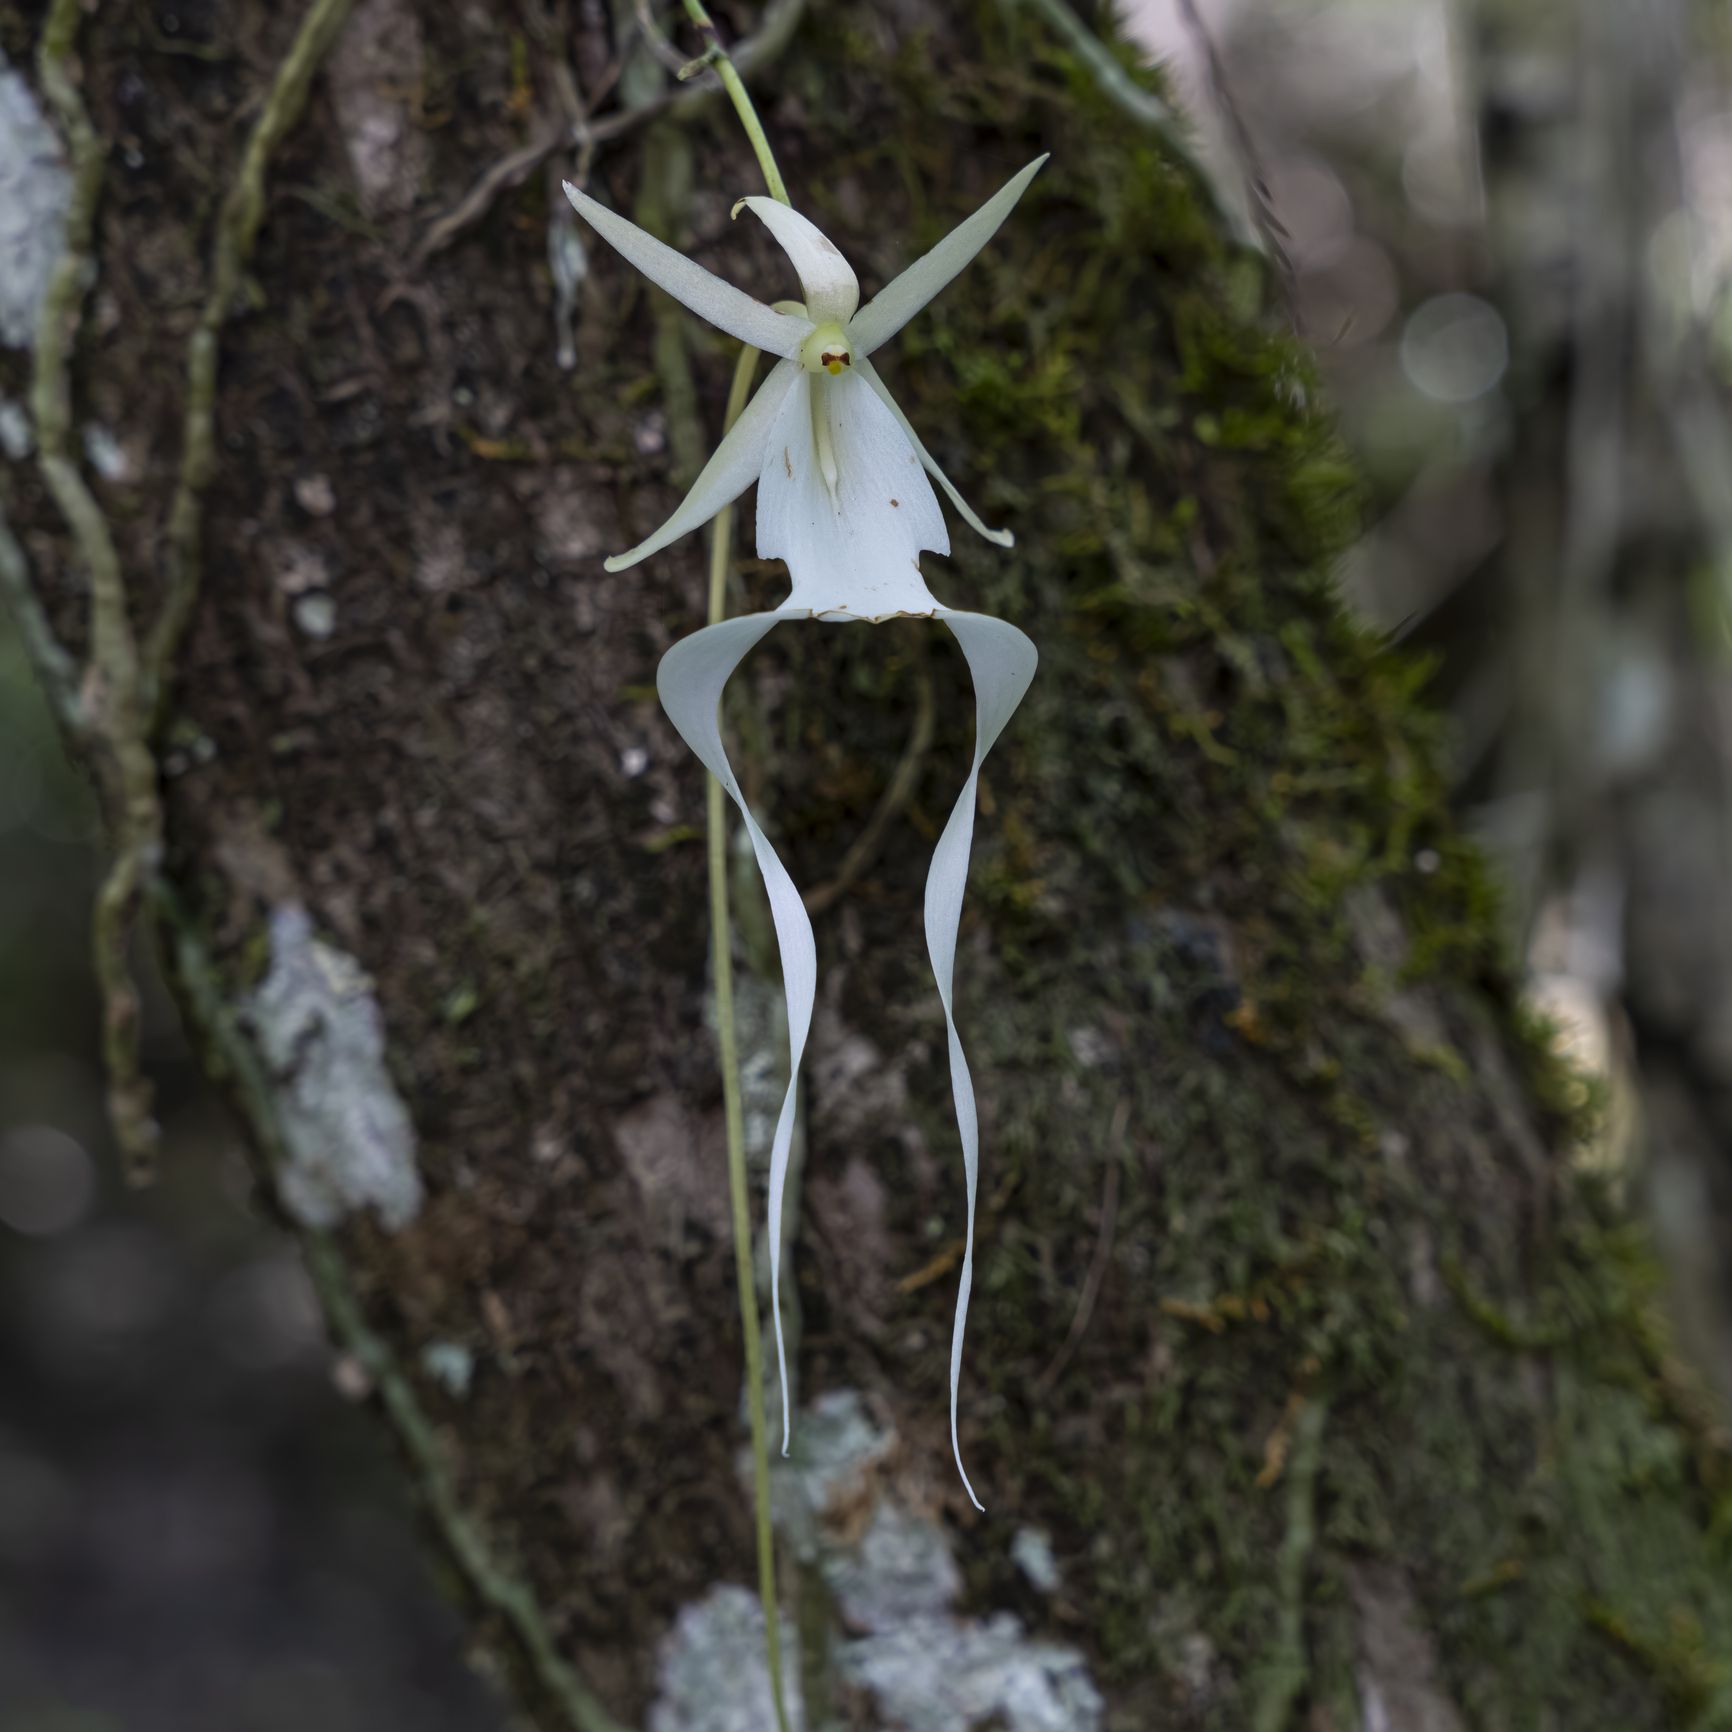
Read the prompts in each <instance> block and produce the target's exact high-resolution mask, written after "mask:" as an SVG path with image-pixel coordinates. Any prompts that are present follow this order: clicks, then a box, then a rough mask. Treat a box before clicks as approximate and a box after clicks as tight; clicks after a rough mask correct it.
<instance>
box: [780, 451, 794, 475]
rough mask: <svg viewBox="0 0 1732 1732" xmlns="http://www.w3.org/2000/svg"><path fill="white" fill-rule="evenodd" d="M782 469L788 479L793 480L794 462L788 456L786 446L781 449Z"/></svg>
mask: <svg viewBox="0 0 1732 1732" xmlns="http://www.w3.org/2000/svg"><path fill="white" fill-rule="evenodd" d="M782 467H783V468H784V469H786V470H787V472H788V479H789V480H790V481H792V480H793V479H794V460H793V459H792V458H791V457H790V456H789V455H788V447H787V446H786V445H784V446H783V447H782Z"/></svg>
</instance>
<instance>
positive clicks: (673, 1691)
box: [649, 1390, 1104, 1732]
mask: <svg viewBox="0 0 1732 1732" xmlns="http://www.w3.org/2000/svg"><path fill="white" fill-rule="evenodd" d="M796 1435H797V1436H798V1438H799V1440H800V1441H799V1445H798V1448H797V1451H796V1454H795V1456H794V1457H793V1459H791V1460H790V1461H789V1462H787V1463H786V1464H785V1465H784V1464H782V1463H777V1464H776V1466H775V1469H774V1471H773V1487H772V1500H773V1504H774V1508H775V1512H776V1522H777V1525H778V1527H780V1528H782V1529H783V1531H784V1532H785V1533H786V1534H788V1536H789V1538H790V1540H791V1543H792V1544H793V1545H794V1547H795V1548H796V1549H797V1550H799V1551H800V1552H802V1553H803V1554H805V1555H808V1556H813V1557H815V1559H816V1562H817V1565H818V1567H819V1569H820V1570H821V1571H822V1573H823V1576H824V1580H825V1583H826V1585H827V1586H828V1588H829V1590H830V1594H831V1596H832V1598H833V1599H834V1601H835V1606H836V1611H837V1613H838V1616H839V1622H840V1625H841V1627H842V1629H844V1630H846V1631H847V1632H848V1634H847V1635H846V1636H845V1637H839V1638H838V1640H837V1642H836V1645H835V1649H834V1658H835V1665H836V1672H837V1675H838V1677H839V1678H840V1679H841V1680H842V1681H843V1682H844V1683H845V1684H847V1685H850V1686H852V1687H853V1688H854V1689H856V1690H860V1691H863V1692H865V1693H866V1694H867V1695H868V1696H869V1697H870V1698H871V1700H872V1701H873V1703H874V1704H875V1710H876V1712H875V1717H874V1720H873V1722H872V1724H873V1725H874V1726H878V1727H882V1728H884V1732H969V1729H970V1728H976V1727H978V1728H986V1727H992V1728H994V1729H995V1732H1100V1728H1101V1726H1102V1724H1103V1713H1104V1706H1103V1703H1102V1700H1101V1696H1100V1692H1099V1691H1098V1690H1097V1689H1096V1688H1095V1685H1094V1682H1093V1680H1092V1679H1091V1677H1090V1676H1089V1672H1088V1665H1087V1662H1086V1661H1085V1660H1084V1658H1083V1656H1082V1655H1081V1654H1080V1653H1078V1652H1077V1650H1076V1649H1074V1648H1069V1647H1065V1646H1063V1645H1061V1644H1058V1643H1054V1642H1044V1641H1040V1640H1038V1639H1036V1638H1035V1637H1033V1636H1031V1635H1030V1634H1029V1633H1028V1632H1027V1631H1025V1630H1024V1629H1023V1627H1022V1625H1021V1623H1020V1622H1019V1621H1018V1620H1017V1619H1016V1618H1015V1617H1013V1616H1011V1615H1010V1614H1009V1613H1008V1612H1000V1613H995V1614H993V1615H991V1616H988V1617H985V1618H974V1617H963V1616H959V1615H958V1614H957V1613H956V1612H955V1610H954V1609H953V1608H954V1606H955V1602H956V1600H957V1597H958V1596H959V1594H960V1593H961V1589H962V1577H961V1572H960V1571H959V1570H958V1568H957V1565H956V1560H955V1558H954V1556H953V1555H952V1553H951V1548H950V1538H949V1535H948V1533H947V1532H946V1530H945V1528H944V1527H943V1526H942V1525H941V1524H940V1523H939V1522H937V1521H935V1520H934V1519H932V1518H931V1517H930V1516H928V1515H926V1514H924V1513H922V1512H920V1511H918V1510H915V1509H912V1508H910V1507H908V1506H907V1505H906V1504H904V1503H903V1502H901V1501H900V1500H899V1499H898V1498H897V1496H896V1494H895V1490H894V1486H893V1476H892V1475H891V1474H890V1473H889V1472H888V1468H889V1465H890V1463H891V1461H892V1459H893V1457H894V1454H895V1450H896V1436H895V1433H894V1432H893V1431H891V1430H890V1429H888V1428H887V1427H885V1426H882V1425H880V1424H878V1423H877V1422H876V1421H875V1420H874V1419H873V1417H872V1416H871V1414H870V1413H869V1412H868V1411H867V1408H866V1404H865V1402H864V1401H863V1400H862V1399H861V1397H860V1396H859V1395H858V1394H857V1393H855V1392H854V1391H852V1390H832V1391H830V1392H828V1393H827V1394H825V1395H824V1396H821V1397H820V1398H819V1399H818V1400H817V1401H816V1402H815V1403H813V1404H812V1406H811V1407H810V1408H809V1409H808V1410H807V1411H806V1412H805V1413H804V1414H803V1415H802V1417H801V1421H800V1426H799V1430H798V1432H797V1434H796ZM863 1500H864V1501H866V1502H867V1503H868V1504H869V1506H870V1509H871V1514H870V1518H869V1519H868V1520H867V1521H866V1523H865V1525H864V1527H863V1528H862V1527H861V1526H860V1525H859V1523H858V1519H857V1517H858V1512H859V1510H860V1508H861V1505H862V1501H863ZM841 1512H848V1514H849V1515H850V1517H851V1518H852V1519H849V1520H847V1521H846V1522H844V1521H839V1520H838V1519H837V1516H838V1514H839V1513H841ZM856 1536H857V1537H856ZM763 1631H764V1621H763V1615H762V1613H761V1612H760V1610H759V1608H758V1605H757V1602H756V1600H755V1599H754V1598H753V1596H752V1595H751V1594H750V1593H749V1592H748V1591H747V1590H746V1589H744V1588H741V1587H734V1586H721V1587H716V1588H713V1589H712V1590H711V1591H710V1592H709V1593H708V1594H706V1595H705V1596H704V1598H703V1599H701V1600H699V1601H697V1602H695V1603H694V1604H692V1605H689V1606H687V1607H685V1609H684V1610H683V1611H681V1613H680V1615H679V1617H678V1618H677V1619H676V1620H675V1623H674V1626H673V1628H672V1629H671V1630H670V1631H669V1633H668V1635H667V1637H666V1639H665V1640H664V1641H663V1643H662V1649H661V1655H660V1664H659V1667H658V1671H659V1677H660V1688H659V1691H658V1696H657V1701H656V1706H655V1708H654V1709H653V1710H652V1712H651V1715H650V1722H649V1724H650V1732H759V1729H760V1728H761V1727H763V1726H765V1725H767V1724H769V1723H770V1718H769V1716H770V1701H769V1688H768V1685H769V1678H768V1673H767V1672H766V1670H765V1665H764V1658H763ZM782 1645H783V1652H784V1655H788V1654H789V1653H790V1651H791V1648H792V1632H791V1630H789V1631H784V1634H783V1642H782ZM787 1682H788V1692H787V1693H788V1698H789V1710H790V1718H791V1719H792V1721H793V1724H794V1725H795V1726H796V1727H799V1726H802V1725H803V1724H804V1719H803V1717H802V1715H801V1714H800V1712H799V1703H798V1695H799V1691H798V1685H797V1682H796V1680H795V1677H794V1669H793V1666H792V1664H791V1662H790V1663H789V1666H788V1680H787Z"/></svg>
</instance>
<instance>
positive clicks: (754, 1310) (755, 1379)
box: [704, 344, 788, 1732]
mask: <svg viewBox="0 0 1732 1732" xmlns="http://www.w3.org/2000/svg"><path fill="white" fill-rule="evenodd" d="M757 369H758V351H757V350H756V349H754V348H752V347H751V346H750V344H747V345H746V346H745V347H743V348H742V349H741V350H740V358H739V360H738V361H737V362H736V363H735V364H734V382H733V385H732V387H731V388H730V390H729V391H728V406H727V409H726V411H725V413H724V414H723V417H722V432H723V433H724V434H726V433H727V432H728V431H729V430H730V429H731V428H732V427H733V425H734V423H735V422H736V421H737V420H739V418H740V411H741V410H742V409H744V408H745V406H746V397H747V395H748V393H749V392H750V391H751V388H752V376H753V374H755V373H756V372H757ZM733 542H734V508H733V506H732V505H731V504H730V505H728V506H726V507H725V508H724V509H723V510H721V511H718V512H717V513H716V516H715V520H714V522H713V523H712V524H711V526H710V605H709V623H710V624H711V625H717V624H719V623H720V622H721V621H722V620H723V619H725V618H726V617H727V612H728V567H729V566H730V565H731V564H732V562H733ZM704 780H705V789H704V795H705V819H706V828H707V831H708V837H709V860H710V944H711V950H712V954H713V958H714V960H713V963H712V968H713V972H714V974H715V983H716V1042H717V1046H718V1047H719V1049H720V1051H719V1058H720V1062H721V1067H722V1112H723V1118H724V1122H725V1124H726V1127H727V1142H728V1196H729V1200H730V1202H731V1204H732V1207H733V1217H734V1271H735V1274H736V1275H737V1276H738V1279H739V1289H740V1328H741V1332H742V1333H743V1335H744V1336H745V1344H746V1407H747V1411H748V1413H749V1414H750V1416H751V1427H752V1498H753V1502H754V1503H755V1504H756V1506H757V1531H758V1597H759V1599H760V1600H761V1601H762V1602H763V1607H764V1657H765V1659H766V1660H767V1662H768V1664H769V1668H770V1693H771V1696H772V1698H773V1699H774V1701H775V1704H776V1725H777V1728H778V1732H788V1710H787V1706H786V1704H785V1703H784V1702H783V1700H782V1626H781V1618H780V1615H779V1612H778V1609H777V1602H776V1541H775V1533H774V1530H773V1528H772V1526H771V1520H770V1444H769V1422H768V1420H767V1419H766V1417H765V1413H764V1346H763V1339H762V1336H761V1334H760V1332H759V1327H758V1294H757V1284H756V1282H755V1281H754V1279H753V1273H752V1271H753V1258H752V1209H751V1198H750V1195H749V1187H748V1185H747V1182H746V1135H745V1113H744V1110H743V1107H742V1105H741V1100H740V1052H739V1036H738V1033H737V1030H736V1025H735V1021H734V954H733V915H732V912H731V909H730V905H729V901H728V842H727V823H726V820H725V817H724V808H723V804H722V800H723V792H722V784H721V783H720V782H718V781H717V780H716V778H715V777H714V776H713V775H709V774H708V773H706V774H705V778H704ZM779 1250H780V1247H779V1246H775V1245H772V1246H771V1248H770V1254H771V1255H772V1256H775V1255H777V1254H778V1253H779Z"/></svg>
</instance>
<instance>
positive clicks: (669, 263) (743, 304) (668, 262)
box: [561, 181, 812, 360]
mask: <svg viewBox="0 0 1732 1732" xmlns="http://www.w3.org/2000/svg"><path fill="white" fill-rule="evenodd" d="M561 184H562V185H563V186H564V188H565V196H566V197H567V198H568V199H570V200H571V205H572V209H573V210H575V211H576V212H577V214H578V215H579V216H580V217H582V218H583V219H584V221H585V222H587V223H588V224H589V225H590V227H591V228H593V229H594V230H595V232H596V233H597V234H598V235H600V236H601V238H602V239H603V240H604V241H606V242H607V244H608V245H609V246H610V247H612V248H613V249H614V251H615V252H617V253H619V254H620V256H621V257H622V258H624V259H626V260H627V261H628V262H629V263H630V264H633V265H635V266H636V267H637V268H638V269H639V270H640V271H642V272H643V274H644V275H645V276H646V277H648V278H649V280H650V281H651V282H652V283H655V284H656V285H658V286H659V287H660V288H663V289H666V290H667V292H668V293H669V294H670V295H672V296H673V298H674V299H675V300H676V301H680V302H682V303H683V304H684V305H686V306H688V307H690V308H691V310H692V311H693V312H694V313H696V314H697V315H698V316H699V317H700V318H704V319H708V320H709V322H710V323H711V324H712V325H715V326H716V327H717V328H718V329H720V330H723V331H726V332H727V333H728V335H729V336H731V337H738V338H739V339H740V341H741V342H742V343H750V344H751V345H752V347H753V348H754V349H766V350H768V351H769V352H770V353H771V354H772V355H780V356H782V357H783V359H784V360H785V359H787V358H788V357H789V356H791V355H795V354H797V353H798V352H799V348H800V345H801V344H802V343H803V342H805V340H806V339H807V338H808V337H809V336H811V334H812V325H811V323H810V321H808V320H805V319H792V318H789V317H788V315H787V314H786V313H778V312H774V311H772V310H771V309H770V308H769V307H766V306H764V305H763V304H762V303H761V302H759V301H754V300H753V299H752V297H751V296H750V295H748V294H746V293H745V291H744V290H742V289H736V288H735V287H734V285H733V284H732V283H725V282H723V281H722V279H721V278H720V277H718V276H716V275H715V274H714V273H713V272H710V271H706V270H705V269H704V267H703V266H702V265H699V264H694V263H693V262H692V261H691V260H690V259H688V258H687V257H686V256H685V254H684V253H677V252H675V251H674V249H673V248H672V247H670V246H667V245H665V244H664V243H663V242H661V241H658V240H657V239H656V238H655V236H654V235H652V234H647V233H645V231H644V230H643V229H640V228H639V227H638V226H637V224H636V223H634V222H628V221H627V220H626V219H625V218H624V217H622V216H619V215H618V214H616V213H615V212H613V211H610V210H609V209H608V208H607V206H606V205H602V204H597V203H596V201H595V200H594V199H592V198H591V197H590V196H589V195H588V194H587V193H582V192H579V191H578V190H577V188H576V187H574V186H573V185H572V184H571V182H570V181H563V182H561Z"/></svg>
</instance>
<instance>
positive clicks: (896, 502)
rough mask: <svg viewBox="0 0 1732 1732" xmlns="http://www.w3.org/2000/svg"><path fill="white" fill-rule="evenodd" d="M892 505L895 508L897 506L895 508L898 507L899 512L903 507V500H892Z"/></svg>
mask: <svg viewBox="0 0 1732 1732" xmlns="http://www.w3.org/2000/svg"><path fill="white" fill-rule="evenodd" d="M890 503H891V504H892V505H894V506H895V507H896V508H897V509H898V510H900V509H901V507H902V501H901V500H900V499H892V500H891V501H890Z"/></svg>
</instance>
